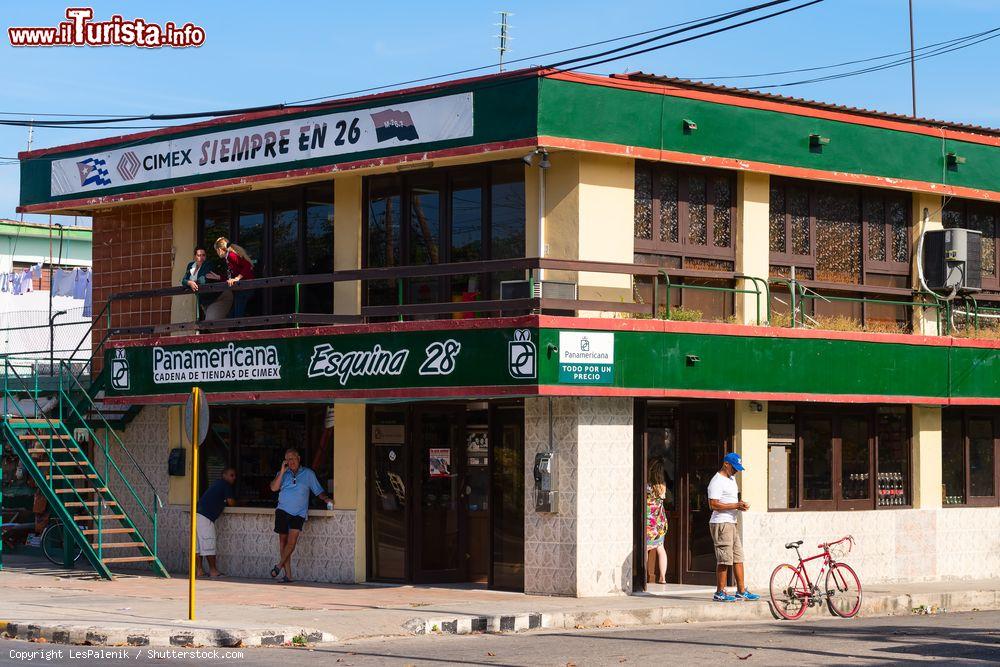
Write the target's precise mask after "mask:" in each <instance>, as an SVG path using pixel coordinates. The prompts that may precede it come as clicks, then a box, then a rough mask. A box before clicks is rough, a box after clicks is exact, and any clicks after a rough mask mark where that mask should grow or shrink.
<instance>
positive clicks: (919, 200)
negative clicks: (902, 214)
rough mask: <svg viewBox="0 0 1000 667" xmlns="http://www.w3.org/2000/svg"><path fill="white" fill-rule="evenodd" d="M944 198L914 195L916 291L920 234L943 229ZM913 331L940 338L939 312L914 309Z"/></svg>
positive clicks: (912, 239) (912, 242)
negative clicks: (925, 215) (925, 212)
mask: <svg viewBox="0 0 1000 667" xmlns="http://www.w3.org/2000/svg"><path fill="white" fill-rule="evenodd" d="M943 202H944V200H943V198H942V197H941V195H933V194H927V193H923V192H914V193H913V202H912V204H911V207H910V208H911V216H912V218H911V220H912V224H911V225H910V248H911V252H910V256H911V257H912V258H913V261H912V273H913V275H912V284H913V287H914V288H915V289H920V279H919V277H918V274H917V263H918V262H919V261H920V258H919V257H918V256H917V246H918V244H919V242H920V234H921V233H922V232H923V231H924V230H933V229H942V228H943V226H944V225H942V223H941V221H942V218H943V215H942V210H941V209H942V207H943ZM924 211H927V219H926V220H925V219H924ZM913 331H914V333H920V334H924V335H927V336H940V335H942V334H943V333H944V332H943V331H941V330H939V328H938V314H937V311H936V310H934V309H931V308H926V309H925V308H914V309H913Z"/></svg>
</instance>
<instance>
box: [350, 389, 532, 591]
mask: <svg viewBox="0 0 1000 667" xmlns="http://www.w3.org/2000/svg"><path fill="white" fill-rule="evenodd" d="M367 430H368V461H369V472H368V512H367V514H368V555H369V557H368V579H369V580H373V581H398V582H408V583H459V582H470V583H481V584H486V585H487V586H488V587H489V588H494V589H499V590H513V591H520V590H523V589H524V408H523V405H522V404H521V403H520V402H493V401H490V402H487V401H478V402H472V403H443V402H442V403H420V404H407V405H398V406H374V407H371V408H369V412H368V429H367Z"/></svg>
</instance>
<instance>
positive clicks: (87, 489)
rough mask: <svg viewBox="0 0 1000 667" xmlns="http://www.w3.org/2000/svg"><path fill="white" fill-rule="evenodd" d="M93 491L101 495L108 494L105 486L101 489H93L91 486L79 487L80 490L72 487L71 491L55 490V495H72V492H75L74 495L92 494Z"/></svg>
mask: <svg viewBox="0 0 1000 667" xmlns="http://www.w3.org/2000/svg"><path fill="white" fill-rule="evenodd" d="M95 491H99V492H101V493H107V492H108V487H106V486H105V487H101V488H100V489H95V488H94V487H92V486H81V487H80V488H75V487H74V488H72V489H56V493H73V492H76V493H94V492H95Z"/></svg>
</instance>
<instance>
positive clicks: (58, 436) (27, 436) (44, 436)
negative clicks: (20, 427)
mask: <svg viewBox="0 0 1000 667" xmlns="http://www.w3.org/2000/svg"><path fill="white" fill-rule="evenodd" d="M18 437H19V438H20V439H21V440H69V439H70V437H69V436H68V435H66V434H65V433H39V434H37V435H36V434H34V433H22V434H21V435H20V436H18Z"/></svg>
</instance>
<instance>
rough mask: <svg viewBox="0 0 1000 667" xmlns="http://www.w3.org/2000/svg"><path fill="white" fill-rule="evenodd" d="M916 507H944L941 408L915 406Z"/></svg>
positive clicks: (914, 482)
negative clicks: (942, 505)
mask: <svg viewBox="0 0 1000 667" xmlns="http://www.w3.org/2000/svg"><path fill="white" fill-rule="evenodd" d="M913 506H914V507H915V508H919V509H936V508H939V507H941V408H939V407H936V406H926V407H925V406H918V405H915V406H913Z"/></svg>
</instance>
